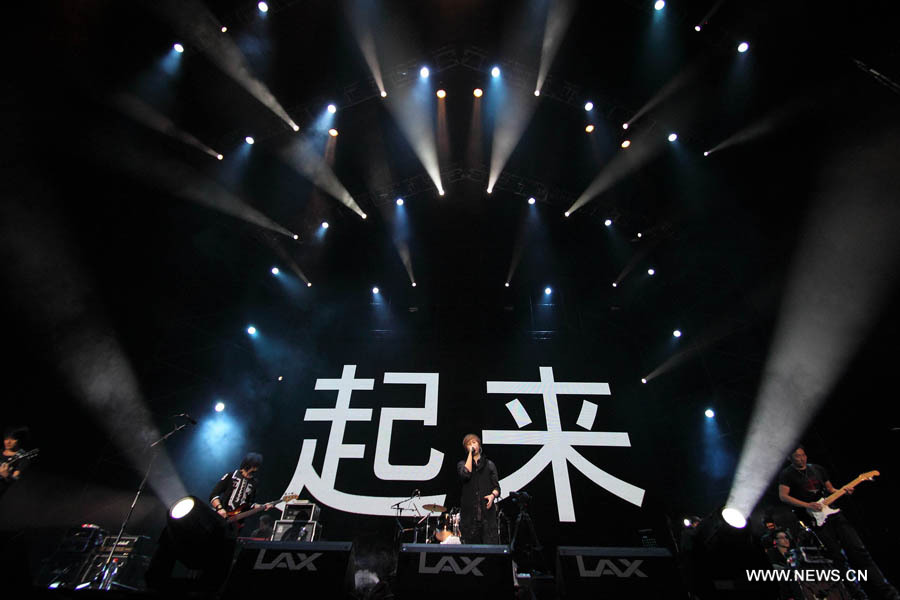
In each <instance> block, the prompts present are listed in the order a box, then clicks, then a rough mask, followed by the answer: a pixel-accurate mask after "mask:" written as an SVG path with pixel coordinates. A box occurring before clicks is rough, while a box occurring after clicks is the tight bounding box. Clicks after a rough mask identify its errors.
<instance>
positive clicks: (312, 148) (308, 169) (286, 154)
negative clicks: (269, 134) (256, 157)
mask: <svg viewBox="0 0 900 600" xmlns="http://www.w3.org/2000/svg"><path fill="white" fill-rule="evenodd" d="M281 158H282V160H284V162H285V163H286V164H287V165H288V166H290V167H292V168H293V169H295V170H296V171H297V172H298V173H300V174H301V175H302V176H303V177H305V178H307V179H309V180H310V181H312V182H313V184H315V186H316V187H318V188H319V189H321V190H322V191H324V192H325V193H327V194H328V195H330V196H331V197H332V198H335V199H336V200H337V201H338V202H340V203H341V204H343V205H344V206H346V207H347V208H349V209H350V210H352V211H353V212H355V213H356V214H357V215H359V216H360V217H363V215H364V214H365V213H364V212H363V210H362V209H361V208H360V207H359V205H358V204H357V203H356V200H354V199H353V196H351V195H350V192H348V191H347V188H345V187H344V184H342V183H341V182H340V180H339V179H338V178H337V175H335V174H334V171H332V170H331V167H329V166H328V164H327V162H326V159H325V158H324V157H323V156H322V155H321V154H320V153H319V152H318V151H317V149H316V145H315V142H314V141H313V140H312V139H310V138H308V137H306V136H302V137H300V138H298V139H297V140H296V141H294V142H292V143H291V144H290V145H289V146H288V147H287V148H285V149H284V150H282V152H281ZM363 218H364V217H363Z"/></svg>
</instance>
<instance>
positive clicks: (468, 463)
mask: <svg viewBox="0 0 900 600" xmlns="http://www.w3.org/2000/svg"><path fill="white" fill-rule="evenodd" d="M463 448H464V449H465V451H466V453H467V454H468V456H467V457H466V459H465V460H461V461H459V463H457V465H456V472H457V475H458V476H459V481H460V483H461V484H462V494H461V496H460V509H459V520H460V530H461V531H460V533H462V543H463V544H499V543H500V535H499V532H498V530H497V506H496V504H495V502H494V501H495V500H496V499H497V498H499V497H500V480H499V477H498V475H497V467H496V465H494V462H493V461H492V460H489V459H487V458H485V457H484V453H483V452H482V448H481V438H480V437H478V436H477V435H475V434H474V433H470V434H469V435H467V436H466V437H464V438H463Z"/></svg>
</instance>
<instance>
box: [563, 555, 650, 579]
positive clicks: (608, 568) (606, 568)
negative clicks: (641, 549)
mask: <svg viewBox="0 0 900 600" xmlns="http://www.w3.org/2000/svg"><path fill="white" fill-rule="evenodd" d="M575 560H576V561H578V574H579V575H581V576H582V577H603V576H604V575H615V576H616V577H632V576H634V577H647V575H646V573H644V572H643V571H641V570H640V569H638V567H640V566H641V563H642V562H644V561H643V560H635V561H630V560H628V559H627V558H620V559H618V560H619V563H621V565H622V567H623V568H622V569H620V568H619V567H617V566H616V564H615V563H614V562H613V561H612V560H610V559H608V558H601V559H600V560H599V562H597V566H596V567H595V568H593V569H587V568H585V566H584V557H583V556H576V557H575Z"/></svg>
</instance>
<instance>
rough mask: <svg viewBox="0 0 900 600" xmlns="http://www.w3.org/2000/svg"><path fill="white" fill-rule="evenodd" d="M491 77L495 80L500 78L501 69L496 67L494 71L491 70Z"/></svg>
mask: <svg viewBox="0 0 900 600" xmlns="http://www.w3.org/2000/svg"><path fill="white" fill-rule="evenodd" d="M491 77H493V78H494V79H497V78H498V77H500V67H494V68H493V69H491Z"/></svg>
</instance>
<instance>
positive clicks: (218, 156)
mask: <svg viewBox="0 0 900 600" xmlns="http://www.w3.org/2000/svg"><path fill="white" fill-rule="evenodd" d="M216 158H217V159H219V160H222V159H223V158H225V157H224V156H222V155H221V154H216Z"/></svg>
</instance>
